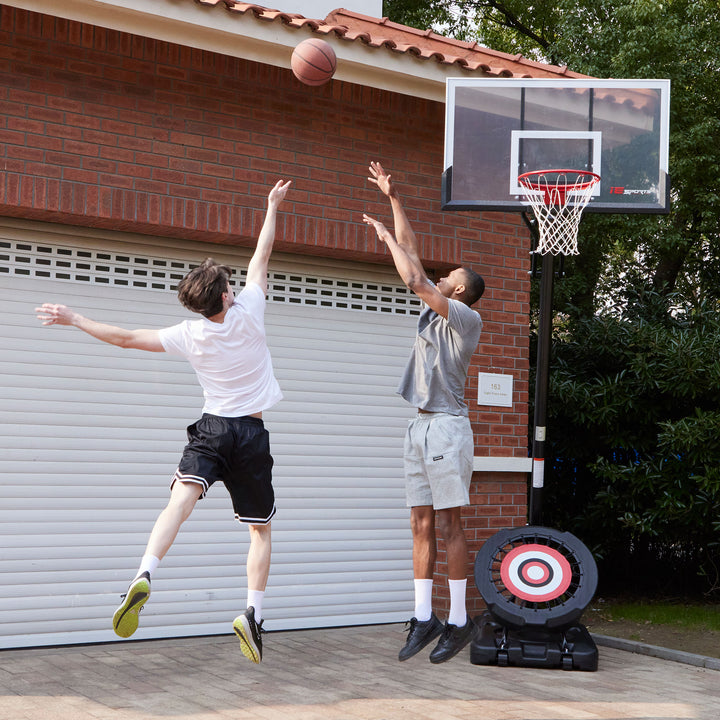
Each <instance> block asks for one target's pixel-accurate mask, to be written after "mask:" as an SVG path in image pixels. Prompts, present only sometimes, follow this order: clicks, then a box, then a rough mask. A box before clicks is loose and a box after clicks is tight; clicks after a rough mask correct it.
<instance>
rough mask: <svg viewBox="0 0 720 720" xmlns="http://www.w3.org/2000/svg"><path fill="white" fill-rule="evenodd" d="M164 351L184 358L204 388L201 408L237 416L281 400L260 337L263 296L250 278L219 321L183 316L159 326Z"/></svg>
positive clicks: (218, 413)
mask: <svg viewBox="0 0 720 720" xmlns="http://www.w3.org/2000/svg"><path fill="white" fill-rule="evenodd" d="M160 342H161V343H162V345H163V347H164V348H165V351H166V352H168V353H171V354H173V355H180V356H182V357H184V358H186V359H187V360H188V361H189V363H190V364H191V365H192V367H193V369H194V370H195V373H196V374H197V378H198V381H199V382H200V385H201V386H202V389H203V394H204V396H205V405H204V406H203V412H206V413H210V414H212V415H220V416H222V417H242V416H243V415H252V414H253V413H258V412H262V411H263V410H267V409H268V408H270V407H272V406H273V405H274V404H275V403H277V402H278V401H279V400H281V399H282V392H281V391H280V386H279V385H278V382H277V380H276V379H275V374H274V373H273V367H272V360H271V358H270V351H269V350H268V346H267V340H266V337H265V295H264V294H263V291H262V288H261V287H260V286H259V285H257V284H255V283H249V284H248V285H246V286H245V288H244V289H243V290H242V292H240V293H239V294H238V295H237V296H236V298H235V301H234V302H233V304H232V305H231V307H230V308H229V309H228V311H227V313H226V314H225V318H224V319H223V322H221V323H216V322H212V321H211V320H208V319H207V318H204V317H203V318H200V319H198V320H185V321H184V322H181V323H179V324H178V325H173V326H171V327H167V328H163V329H162V330H160Z"/></svg>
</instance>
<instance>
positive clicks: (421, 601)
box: [415, 578, 433, 622]
mask: <svg viewBox="0 0 720 720" xmlns="http://www.w3.org/2000/svg"><path fill="white" fill-rule="evenodd" d="M432 586H433V581H432V578H430V579H425V578H415V617H416V618H417V620H418V621H419V622H427V621H428V620H429V619H430V617H431V616H432Z"/></svg>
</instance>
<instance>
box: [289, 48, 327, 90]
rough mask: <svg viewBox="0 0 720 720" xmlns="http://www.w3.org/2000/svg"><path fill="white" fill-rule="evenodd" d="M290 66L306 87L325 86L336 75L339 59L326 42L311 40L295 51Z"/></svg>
mask: <svg viewBox="0 0 720 720" xmlns="http://www.w3.org/2000/svg"><path fill="white" fill-rule="evenodd" d="M290 65H291V67H292V71H293V74H294V75H295V77H296V78H297V79H298V80H299V81H300V82H302V83H305V85H324V84H325V83H326V82H327V81H328V80H329V79H330V78H331V77H332V76H333V74H334V73H335V68H336V67H337V58H336V57H335V51H334V50H333V49H332V48H331V47H330V45H329V44H328V43H326V42H325V41H324V40H320V39H319V38H310V39H309V40H303V41H302V42H301V43H300V44H299V45H298V46H297V47H296V48H295V49H294V50H293V54H292V58H291V60H290Z"/></svg>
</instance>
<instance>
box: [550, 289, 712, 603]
mask: <svg viewBox="0 0 720 720" xmlns="http://www.w3.org/2000/svg"><path fill="white" fill-rule="evenodd" d="M663 305H665V307H666V308H667V298H663V297H661V296H659V295H656V294H654V293H652V291H650V292H645V293H643V296H642V298H640V299H638V298H631V300H630V302H629V303H628V302H623V307H622V313H620V312H615V309H614V308H610V309H608V310H607V311H605V312H603V313H600V314H597V315H595V316H592V317H589V318H587V317H586V318H582V319H577V320H573V321H569V323H568V325H567V326H563V325H562V324H556V327H555V329H554V337H553V345H552V358H551V368H550V387H549V394H548V418H547V427H548V445H549V447H548V449H547V451H546V455H547V457H549V458H555V460H554V461H553V462H550V463H549V465H550V467H549V468H548V470H547V480H546V490H545V498H544V507H545V514H544V522H545V524H548V525H551V526H554V527H559V528H562V529H565V530H570V531H571V532H573V533H574V534H576V535H577V536H578V537H579V538H580V539H581V540H582V541H583V542H584V543H585V544H587V545H588V547H590V549H591V550H592V551H593V552H594V554H595V556H596V558H597V559H598V564H599V566H600V569H601V580H600V582H601V588H602V589H603V590H604V591H605V592H619V591H623V590H624V591H633V592H636V593H649V594H664V595H671V594H687V593H690V594H696V593H706V594H713V593H720V577H719V575H718V573H719V570H720V312H718V308H717V306H716V305H714V304H712V303H710V302H707V303H701V304H699V306H697V307H695V308H689V307H684V308H674V309H673V310H672V311H671V312H669V313H668V312H664V311H662V306H663ZM656 310H657V312H656Z"/></svg>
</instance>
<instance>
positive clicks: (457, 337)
mask: <svg viewBox="0 0 720 720" xmlns="http://www.w3.org/2000/svg"><path fill="white" fill-rule="evenodd" d="M481 330H482V319H481V318H480V315H479V313H478V312H476V311H475V310H473V309H471V308H469V307H468V306H467V305H465V303H462V302H460V301H459V300H451V299H448V317H447V320H446V319H445V318H444V317H442V315H438V314H437V313H436V312H435V311H434V310H433V309H432V308H430V307H427V306H426V307H425V309H424V310H423V312H422V314H421V315H420V317H419V319H418V327H417V336H416V338H415V345H414V346H413V349H412V353H411V354H410V359H409V360H408V364H407V366H406V367H405V372H404V374H403V376H402V379H401V380H400V385H399V387H398V390H397V391H398V393H399V394H400V395H401V396H402V397H403V398H404V399H405V400H407V401H408V402H409V403H410V404H411V405H413V406H415V407H417V408H419V409H421V410H427V411H429V412H445V413H449V414H450V415H465V416H467V414H468V408H467V404H466V403H465V381H466V380H467V373H468V368H469V366H470V359H471V358H472V355H473V353H474V352H475V348H476V347H477V344H478V342H479V340H480V331H481Z"/></svg>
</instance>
